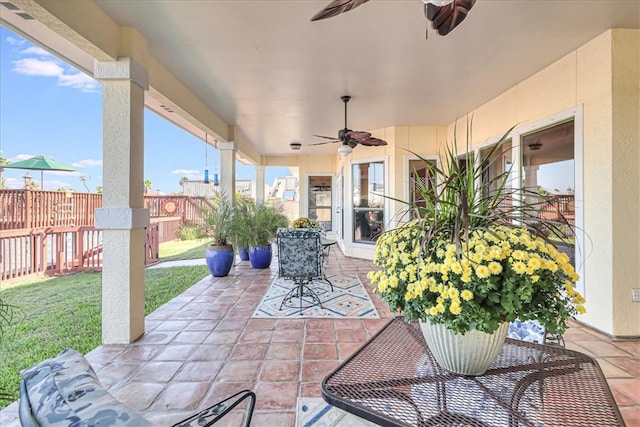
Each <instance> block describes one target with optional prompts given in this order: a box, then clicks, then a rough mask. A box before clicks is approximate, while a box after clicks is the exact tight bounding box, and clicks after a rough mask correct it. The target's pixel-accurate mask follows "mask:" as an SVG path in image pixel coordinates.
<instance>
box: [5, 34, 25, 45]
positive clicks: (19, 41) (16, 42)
mask: <svg viewBox="0 0 640 427" xmlns="http://www.w3.org/2000/svg"><path fill="white" fill-rule="evenodd" d="M5 41H6V42H7V44H10V45H11V46H22V45H23V44H24V43H25V41H24V40H23V39H17V38H15V37H11V36H9V37H7V38H6V39H5Z"/></svg>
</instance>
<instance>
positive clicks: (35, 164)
mask: <svg viewBox="0 0 640 427" xmlns="http://www.w3.org/2000/svg"><path fill="white" fill-rule="evenodd" d="M3 168H4V169H29V170H39V171H40V189H44V171H63V172H77V169H76V168H74V167H73V166H68V165H65V164H64V163H60V162H58V161H56V160H53V159H52V158H50V157H47V156H34V157H31V158H30V159H27V160H22V161H20V162H15V163H10V164H8V165H6V166H3Z"/></svg>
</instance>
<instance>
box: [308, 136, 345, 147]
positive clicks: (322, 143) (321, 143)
mask: <svg viewBox="0 0 640 427" xmlns="http://www.w3.org/2000/svg"><path fill="white" fill-rule="evenodd" d="M331 139H332V140H333V141H325V142H316V143H315V144H309V146H312V145H324V144H333V143H335V142H340V141H339V140H337V139H335V138H331Z"/></svg>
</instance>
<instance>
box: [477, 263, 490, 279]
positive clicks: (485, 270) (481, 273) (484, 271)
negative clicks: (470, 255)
mask: <svg viewBox="0 0 640 427" xmlns="http://www.w3.org/2000/svg"><path fill="white" fill-rule="evenodd" d="M490 275H491V270H489V267H487V266H486V265H479V266H477V267H476V276H478V277H479V278H480V279H486V278H487V277H489V276H490Z"/></svg>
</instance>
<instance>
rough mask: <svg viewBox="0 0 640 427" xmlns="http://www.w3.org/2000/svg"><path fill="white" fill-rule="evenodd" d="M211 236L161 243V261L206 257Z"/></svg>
mask: <svg viewBox="0 0 640 427" xmlns="http://www.w3.org/2000/svg"><path fill="white" fill-rule="evenodd" d="M209 241H211V239H209V238H204V239H195V240H173V241H171V242H165V243H160V253H159V257H160V261H176V260H182V259H199V258H204V256H205V252H206V249H207V244H208V243H209Z"/></svg>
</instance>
